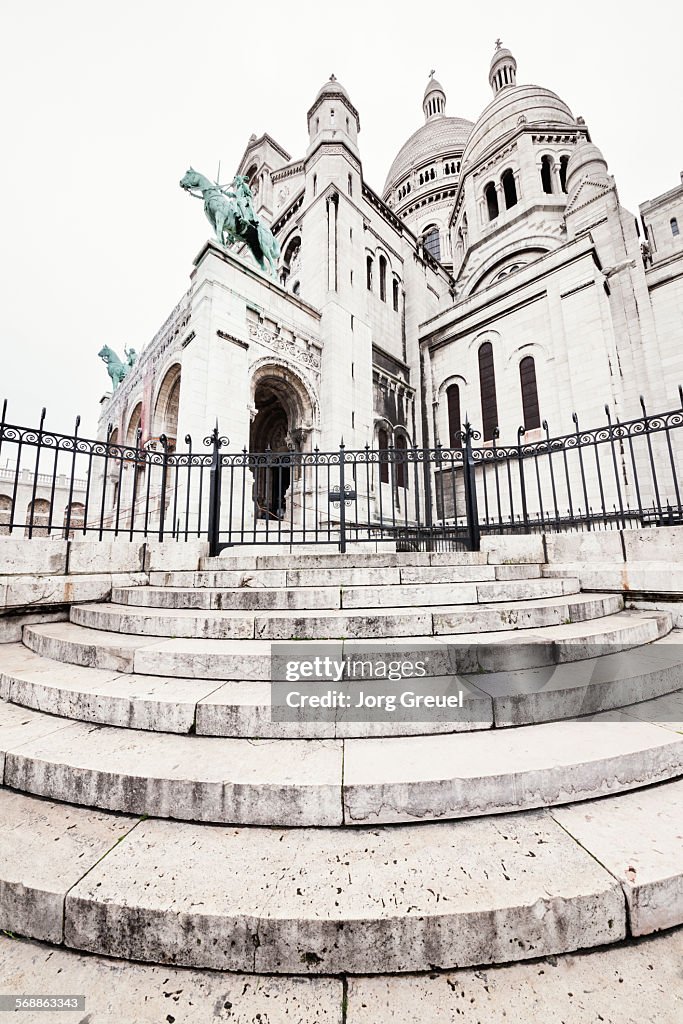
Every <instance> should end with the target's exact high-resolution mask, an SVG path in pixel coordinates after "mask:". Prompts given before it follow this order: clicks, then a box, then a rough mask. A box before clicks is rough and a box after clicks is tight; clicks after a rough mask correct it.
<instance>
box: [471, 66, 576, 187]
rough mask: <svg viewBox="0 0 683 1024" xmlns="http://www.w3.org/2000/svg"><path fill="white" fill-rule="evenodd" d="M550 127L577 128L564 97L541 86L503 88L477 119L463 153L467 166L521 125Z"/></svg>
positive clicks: (488, 152)
mask: <svg viewBox="0 0 683 1024" xmlns="http://www.w3.org/2000/svg"><path fill="white" fill-rule="evenodd" d="M524 123H528V124H530V125H533V124H537V125H539V126H540V125H543V127H544V128H545V129H546V130H547V129H549V128H554V129H560V128H565V127H567V128H569V127H572V128H574V127H575V126H576V121H575V120H574V115H573V114H572V112H571V110H570V109H569V107H568V106H567V104H566V103H565V102H564V101H563V100H561V99H560V97H559V96H558V95H557V94H556V93H554V92H551V91H550V89H544V88H543V87H542V86H539V85H514V86H508V87H506V88H503V89H500V90H499V91H498V92H497V94H496V95H495V97H494V98H493V99H492V100H491V102H490V103H489V105H488V106H487V107H486V108H485V109H484V110H483V111H482V113H481V115H480V117H479V120H478V121H477V122H476V124H475V126H474V128H473V129H472V133H471V134H470V137H469V139H468V140H467V146H466V148H465V152H464V154H463V161H462V162H463V169H464V168H465V166H467V167H468V168H469V167H471V166H472V165H473V164H474V163H476V162H477V161H478V160H481V159H482V158H484V157H486V156H487V155H488V154H490V153H491V152H493V151H494V150H495V149H496V147H497V146H499V145H500V143H501V141H502V140H503V139H504V138H506V137H507V136H508V135H511V134H512V133H513V132H515V131H516V130H517V129H518V127H519V125H520V124H524Z"/></svg>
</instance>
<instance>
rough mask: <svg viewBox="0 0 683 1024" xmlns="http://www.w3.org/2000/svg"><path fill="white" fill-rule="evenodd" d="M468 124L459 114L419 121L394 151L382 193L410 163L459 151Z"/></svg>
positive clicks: (400, 177)
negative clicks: (420, 124)
mask: <svg viewBox="0 0 683 1024" xmlns="http://www.w3.org/2000/svg"><path fill="white" fill-rule="evenodd" d="M432 81H433V80H432ZM436 84H437V85H438V82H437V83H436ZM439 88H441V86H439ZM472 127H473V125H472V122H471V121H465V120H464V118H462V117H435V118H432V119H431V120H429V121H427V122H426V124H423V125H422V126H421V127H420V128H418V129H417V131H416V132H413V134H412V135H411V136H410V138H409V139H408V141H407V142H406V143H405V144H404V145H403V146H401V148H400V150H399V151H398V154H397V156H396V159H395V160H394V162H393V164H392V165H391V168H390V170H389V173H388V175H387V180H386V183H385V185H384V193H385V195H386V194H387V193H388V192H390V191H391V189H392V188H393V187H394V186H395V185H397V184H398V182H399V181H400V180H401V179H402V178H403V177H405V175H406V174H407V173H408V172H409V171H410V169H411V168H412V167H417V166H419V165H421V164H425V163H427V162H428V161H429V160H435V159H437V158H438V157H441V156H446V155H447V154H448V155H450V154H451V153H453V152H454V151H455V152H458V153H462V151H463V149H464V148H465V143H466V142H467V139H468V137H469V134H470V132H471V131H472Z"/></svg>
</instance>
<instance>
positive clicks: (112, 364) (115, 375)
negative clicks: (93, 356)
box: [97, 345, 133, 391]
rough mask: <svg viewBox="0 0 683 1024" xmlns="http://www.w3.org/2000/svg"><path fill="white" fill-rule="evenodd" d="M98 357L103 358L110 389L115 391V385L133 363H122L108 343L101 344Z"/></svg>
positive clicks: (117, 384)
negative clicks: (109, 380)
mask: <svg viewBox="0 0 683 1024" xmlns="http://www.w3.org/2000/svg"><path fill="white" fill-rule="evenodd" d="M97 354H98V356H99V357H100V359H103V360H104V362H105V364H106V366H107V373H108V374H109V377H110V379H111V389H112V391H116V389H117V387H118V386H119V384H120V383H121V381H122V380H123V378H124V377H125V376H126V374H127V373H128V371H129V369H130V368H131V366H132V365H133V364H132V363H130V362H127V363H123V362H121V360H120V359H119V357H118V356H117V354H116V352H114V350H113V349H112V348H109V346H108V345H103V346H102V348H101V349H100V351H99V352H98V353H97Z"/></svg>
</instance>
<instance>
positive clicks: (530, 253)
mask: <svg viewBox="0 0 683 1024" xmlns="http://www.w3.org/2000/svg"><path fill="white" fill-rule="evenodd" d="M560 244H561V243H560V241H559V239H558V238H556V237H553V236H550V235H537V236H534V237H532V238H526V239H524V241H523V242H511V243H510V244H509V245H506V246H503V248H502V249H499V250H498V251H497V252H494V253H493V254H492V255H491V256H489V258H488V259H487V260H485V261H484V263H483V264H482V265H481V266H480V267H479V268H478V269H477V272H476V273H475V274H472V276H471V277H470V279H469V280H468V281H467V282H466V283H465V285H464V287H463V291H462V296H463V298H464V297H465V296H466V295H473V294H474V293H475V292H476V291H478V290H479V289H480V288H484V287H487V285H488V284H490V283H491V281H490V280H489V279H490V278H493V277H494V276H495V275H496V273H498V272H499V271H500V270H502V269H503V267H504V265H505V264H507V263H513V262H514V260H516V259H518V258H519V259H520V260H524V261H525V262H526V263H534V262H535V261H536V260H538V259H540V258H541V257H543V256H545V255H546V254H547V253H549V252H551V251H552V250H553V249H557V248H558V247H559V246H560Z"/></svg>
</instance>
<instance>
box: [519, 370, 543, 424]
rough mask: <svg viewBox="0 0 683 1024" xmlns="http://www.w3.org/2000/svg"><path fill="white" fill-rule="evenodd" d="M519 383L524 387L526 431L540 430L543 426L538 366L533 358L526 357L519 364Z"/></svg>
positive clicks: (523, 403) (523, 410)
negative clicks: (537, 375)
mask: <svg viewBox="0 0 683 1024" xmlns="http://www.w3.org/2000/svg"><path fill="white" fill-rule="evenodd" d="M519 381H520V384H521V387H522V412H523V415H524V429H525V430H538V428H539V427H540V425H541V414H540V412H539V408H538V388H537V386H536V365H535V363H534V360H533V358H532V356H525V357H524V359H522V361H521V363H520V364H519Z"/></svg>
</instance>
